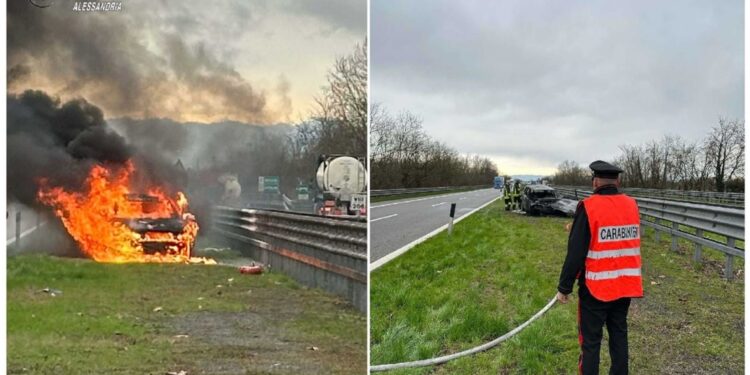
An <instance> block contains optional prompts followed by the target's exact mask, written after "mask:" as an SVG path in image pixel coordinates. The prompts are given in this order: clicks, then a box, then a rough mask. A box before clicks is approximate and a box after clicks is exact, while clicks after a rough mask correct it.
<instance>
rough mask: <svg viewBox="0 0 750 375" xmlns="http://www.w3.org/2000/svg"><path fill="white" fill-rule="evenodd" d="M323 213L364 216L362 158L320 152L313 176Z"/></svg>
mask: <svg viewBox="0 0 750 375" xmlns="http://www.w3.org/2000/svg"><path fill="white" fill-rule="evenodd" d="M315 180H316V182H317V185H318V189H319V190H320V192H321V195H322V197H321V199H320V201H319V202H318V203H317V210H316V211H317V212H318V214H320V215H324V216H366V215H367V171H366V170H365V164H364V160H363V159H362V158H354V157H351V156H346V155H321V156H320V158H318V172H317V173H316V175H315Z"/></svg>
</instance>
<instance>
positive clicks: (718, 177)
mask: <svg viewBox="0 0 750 375" xmlns="http://www.w3.org/2000/svg"><path fill="white" fill-rule="evenodd" d="M611 162H612V163H613V164H615V165H617V166H619V167H620V168H622V169H623V170H624V171H625V173H624V174H623V175H622V184H623V186H624V187H639V188H654V189H679V190H703V191H728V192H743V191H744V190H745V121H744V120H728V119H725V118H720V119H719V123H718V124H717V125H716V126H714V127H713V128H712V129H711V131H710V132H709V133H708V134H707V135H706V137H705V138H704V139H702V140H700V141H687V140H684V139H682V138H681V137H679V136H672V135H668V136H665V137H663V138H662V139H661V140H654V141H651V142H648V143H645V144H641V145H622V146H620V155H618V156H617V157H616V158H615V159H614V160H611ZM552 181H553V182H554V183H555V184H557V185H590V184H591V171H590V170H589V169H588V167H586V166H581V165H579V164H578V163H576V162H574V161H569V160H566V161H564V162H562V163H561V164H560V165H559V166H558V168H557V172H556V173H555V174H554V175H553V176H552Z"/></svg>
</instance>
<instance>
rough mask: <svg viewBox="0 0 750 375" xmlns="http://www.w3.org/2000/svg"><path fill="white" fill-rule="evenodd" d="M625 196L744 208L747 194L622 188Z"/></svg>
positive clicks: (572, 187) (578, 187)
mask: <svg viewBox="0 0 750 375" xmlns="http://www.w3.org/2000/svg"><path fill="white" fill-rule="evenodd" d="M555 188H556V189H577V190H590V189H591V187H585V186H559V187H555ZM621 190H622V191H623V192H624V193H625V194H628V195H630V196H632V197H639V198H640V197H642V198H660V199H666V200H674V201H682V202H692V203H703V204H710V205H716V206H727V207H744V206H745V193H722V192H716V191H697V190H668V189H645V188H622V189H621Z"/></svg>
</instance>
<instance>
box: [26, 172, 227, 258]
mask: <svg viewBox="0 0 750 375" xmlns="http://www.w3.org/2000/svg"><path fill="white" fill-rule="evenodd" d="M135 173H136V169H135V165H134V164H133V163H132V162H128V163H126V164H125V165H124V166H121V167H105V166H102V165H95V166H94V167H93V168H92V169H91V171H90V172H89V176H88V178H87V179H86V182H85V184H84V186H82V187H81V188H80V189H76V190H69V189H66V188H65V187H62V186H50V185H49V184H48V183H47V181H45V180H42V181H40V183H41V187H40V190H39V192H38V194H37V197H38V199H39V201H40V202H41V203H43V204H45V205H48V206H50V207H51V208H52V209H53V210H54V212H55V215H56V216H57V217H58V218H60V220H61V221H62V223H63V225H64V226H65V229H66V230H67V232H68V234H70V236H71V237H72V238H73V240H75V241H76V243H77V244H78V247H79V248H80V249H81V251H82V252H83V253H84V254H85V255H86V256H88V257H89V258H91V259H93V260H95V261H97V262H108V263H125V262H181V263H196V262H203V263H215V262H209V261H211V260H206V259H204V258H194V257H192V250H193V245H194V244H195V238H196V236H197V235H198V223H197V222H196V220H195V217H194V216H193V215H192V214H191V213H190V212H189V211H188V200H187V197H186V196H185V195H184V194H183V193H182V192H176V193H167V190H166V189H165V188H164V187H163V186H160V185H158V184H157V185H151V186H148V187H146V188H144V189H142V190H140V191H145V193H135V194H134V193H133V192H132V191H131V186H134V185H139V184H135V183H133V181H134V180H135V179H134V174H135Z"/></svg>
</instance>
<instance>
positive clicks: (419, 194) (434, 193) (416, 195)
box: [370, 188, 484, 203]
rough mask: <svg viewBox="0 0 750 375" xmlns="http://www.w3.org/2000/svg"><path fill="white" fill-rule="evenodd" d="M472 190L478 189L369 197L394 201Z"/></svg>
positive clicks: (378, 200)
mask: <svg viewBox="0 0 750 375" xmlns="http://www.w3.org/2000/svg"><path fill="white" fill-rule="evenodd" d="M482 189H484V188H482ZM472 190H478V189H476V188H464V189H455V190H441V191H433V192H425V193H411V194H398V195H387V196H382V197H370V202H372V203H377V202H385V201H395V200H398V199H406V198H420V197H429V196H431V195H442V194H451V193H460V192H462V191H472Z"/></svg>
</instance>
